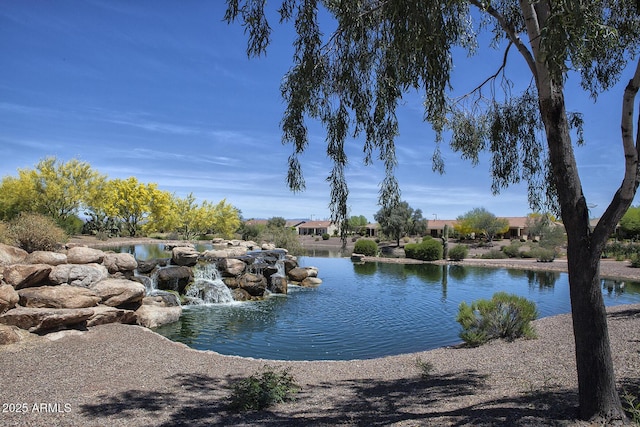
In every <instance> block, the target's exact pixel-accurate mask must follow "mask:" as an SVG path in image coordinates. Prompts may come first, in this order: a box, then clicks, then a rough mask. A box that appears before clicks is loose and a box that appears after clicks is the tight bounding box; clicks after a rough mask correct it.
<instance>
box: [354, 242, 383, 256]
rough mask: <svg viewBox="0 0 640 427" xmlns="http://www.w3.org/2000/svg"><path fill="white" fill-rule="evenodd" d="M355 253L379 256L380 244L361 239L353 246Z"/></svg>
mask: <svg viewBox="0 0 640 427" xmlns="http://www.w3.org/2000/svg"><path fill="white" fill-rule="evenodd" d="M353 252H355V253H357V254H362V255H365V256H376V255H377V254H378V244H377V243H376V242H374V241H373V240H369V239H359V240H358V241H357V242H356V244H355V245H354V246H353Z"/></svg>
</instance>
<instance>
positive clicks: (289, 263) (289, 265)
mask: <svg viewBox="0 0 640 427" xmlns="http://www.w3.org/2000/svg"><path fill="white" fill-rule="evenodd" d="M283 264H284V273H285V274H289V272H290V271H291V270H293V269H294V268H296V267H298V260H297V259H294V258H285V260H284V261H283Z"/></svg>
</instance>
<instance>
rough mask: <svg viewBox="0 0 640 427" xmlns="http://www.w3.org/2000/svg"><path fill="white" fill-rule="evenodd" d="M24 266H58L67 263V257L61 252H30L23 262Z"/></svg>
mask: <svg viewBox="0 0 640 427" xmlns="http://www.w3.org/2000/svg"><path fill="white" fill-rule="evenodd" d="M24 263H25V264H48V265H60V264H66V263H67V255H66V254H63V253H61V252H50V251H35V252H31V253H30V254H29V255H27V257H26V258H25V260H24Z"/></svg>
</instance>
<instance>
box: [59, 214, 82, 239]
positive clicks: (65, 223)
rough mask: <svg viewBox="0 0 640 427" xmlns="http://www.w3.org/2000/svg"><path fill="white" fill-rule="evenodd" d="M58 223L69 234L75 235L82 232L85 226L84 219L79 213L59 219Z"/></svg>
mask: <svg viewBox="0 0 640 427" xmlns="http://www.w3.org/2000/svg"><path fill="white" fill-rule="evenodd" d="M58 225H59V226H60V228H62V229H63V230H64V232H65V233H67V235H69V236H75V235H77V234H81V233H82V229H83V227H84V221H83V220H81V219H80V218H79V217H78V216H77V215H70V216H68V217H66V218H64V219H60V220H58Z"/></svg>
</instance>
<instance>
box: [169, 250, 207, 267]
mask: <svg viewBox="0 0 640 427" xmlns="http://www.w3.org/2000/svg"><path fill="white" fill-rule="evenodd" d="M199 257H200V252H198V251H197V250H195V248H191V247H188V246H179V247H177V248H173V250H172V251H171V262H172V263H173V264H176V265H184V266H187V267H192V266H194V265H196V264H197V263H198V258H199Z"/></svg>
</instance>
